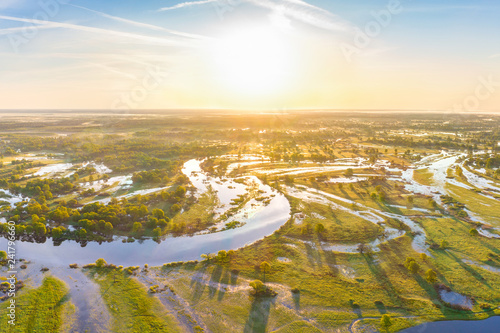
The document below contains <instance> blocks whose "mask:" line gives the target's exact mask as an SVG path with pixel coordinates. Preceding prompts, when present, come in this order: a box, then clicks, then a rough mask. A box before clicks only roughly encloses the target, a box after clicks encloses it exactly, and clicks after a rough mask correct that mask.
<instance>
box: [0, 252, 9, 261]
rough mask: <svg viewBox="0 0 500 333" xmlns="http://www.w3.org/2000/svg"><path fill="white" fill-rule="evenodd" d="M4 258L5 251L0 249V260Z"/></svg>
mask: <svg viewBox="0 0 500 333" xmlns="http://www.w3.org/2000/svg"><path fill="white" fill-rule="evenodd" d="M5 259H7V252H5V251H0V260H5Z"/></svg>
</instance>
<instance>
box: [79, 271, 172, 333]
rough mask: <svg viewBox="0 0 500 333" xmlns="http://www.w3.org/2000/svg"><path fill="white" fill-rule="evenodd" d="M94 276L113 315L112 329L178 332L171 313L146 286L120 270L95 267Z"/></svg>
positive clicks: (117, 330)
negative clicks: (148, 291)
mask: <svg viewBox="0 0 500 333" xmlns="http://www.w3.org/2000/svg"><path fill="white" fill-rule="evenodd" d="M89 274H90V275H91V277H93V279H94V281H95V282H96V283H97V284H98V285H99V287H100V288H101V295H102V298H103V300H104V302H105V303H106V305H107V306H108V309H109V312H110V313H111V315H112V316H113V324H112V330H113V332H179V331H180V330H179V328H178V324H177V322H176V321H175V319H174V318H173V316H172V315H171V314H169V313H168V312H167V311H166V309H165V308H164V307H163V306H162V305H161V303H160V302H159V301H158V300H157V299H156V298H154V297H152V296H150V295H148V293H147V289H146V287H145V286H143V285H142V284H140V283H138V282H137V281H136V280H134V279H133V278H130V277H129V276H128V275H127V274H126V273H125V272H123V271H120V270H106V269H97V268H96V269H92V270H90V271H89Z"/></svg>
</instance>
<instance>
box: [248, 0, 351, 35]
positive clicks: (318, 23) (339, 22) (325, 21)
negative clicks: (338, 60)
mask: <svg viewBox="0 0 500 333" xmlns="http://www.w3.org/2000/svg"><path fill="white" fill-rule="evenodd" d="M246 1H248V2H250V3H252V4H254V5H256V6H260V7H263V8H268V9H270V10H272V11H278V12H280V13H281V14H282V15H285V16H287V17H290V18H293V19H295V20H297V21H300V22H302V23H306V24H309V25H312V26H314V27H317V28H321V29H324V30H328V31H344V32H350V31H353V30H354V25H353V24H351V23H350V22H349V21H347V20H344V19H342V18H341V17H340V16H338V15H335V14H333V13H331V12H329V11H327V10H325V9H323V8H320V7H316V6H313V5H311V4H309V3H307V2H305V1H301V0H280V1H270V0H246Z"/></svg>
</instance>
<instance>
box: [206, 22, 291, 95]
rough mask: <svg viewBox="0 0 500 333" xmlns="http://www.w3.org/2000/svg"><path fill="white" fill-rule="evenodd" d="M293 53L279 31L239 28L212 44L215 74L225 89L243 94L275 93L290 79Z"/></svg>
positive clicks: (284, 86) (283, 87)
mask: <svg viewBox="0 0 500 333" xmlns="http://www.w3.org/2000/svg"><path fill="white" fill-rule="evenodd" d="M292 53H293V52H291V50H290V47H289V45H288V44H287V42H286V38H285V36H283V34H282V33H280V32H279V31H276V30H274V29H272V28H262V27H252V28H246V29H238V30H237V31H234V32H232V33H230V34H228V35H225V36H223V37H221V38H219V39H217V40H216V41H215V43H214V44H213V45H212V50H211V55H212V58H213V59H212V60H213V63H214V68H213V69H214V76H215V77H216V78H217V79H218V81H220V82H221V83H222V84H223V85H224V87H225V89H230V90H233V91H236V92H239V93H242V94H248V95H257V94H272V93H276V92H279V91H280V90H283V89H285V88H286V86H287V85H288V83H289V82H290V80H291V74H292V70H293V68H292V67H293V66H292V61H291V59H292V57H293V54H292Z"/></svg>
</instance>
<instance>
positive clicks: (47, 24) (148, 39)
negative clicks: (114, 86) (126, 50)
mask: <svg viewBox="0 0 500 333" xmlns="http://www.w3.org/2000/svg"><path fill="white" fill-rule="evenodd" d="M0 20H9V21H16V22H25V23H31V24H34V25H37V26H38V27H43V28H44V29H49V28H65V29H71V30H77V31H83V32H89V33H93V34H99V35H107V36H112V37H123V38H126V39H133V40H136V41H139V42H143V43H149V44H155V45H168V46H190V45H189V44H188V43H186V42H184V41H179V40H173V39H170V38H161V37H152V36H147V35H141V34H135V33H129V32H122V31H116V30H110V29H102V28H95V27H89V26H84V25H76V24H71V23H62V22H54V21H41V20H35V19H26V18H20V17H13V16H4V15H0Z"/></svg>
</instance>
